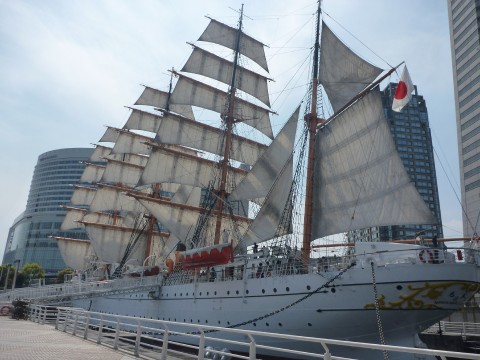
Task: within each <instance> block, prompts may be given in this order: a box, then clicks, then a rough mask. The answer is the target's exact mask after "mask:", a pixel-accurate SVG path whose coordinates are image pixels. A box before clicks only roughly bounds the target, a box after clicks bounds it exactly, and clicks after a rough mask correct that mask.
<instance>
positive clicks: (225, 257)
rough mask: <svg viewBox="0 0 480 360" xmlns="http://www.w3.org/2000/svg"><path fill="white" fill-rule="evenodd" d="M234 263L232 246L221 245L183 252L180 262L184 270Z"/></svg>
mask: <svg viewBox="0 0 480 360" xmlns="http://www.w3.org/2000/svg"><path fill="white" fill-rule="evenodd" d="M229 261H233V247H232V244H219V245H213V246H207V247H204V248H199V249H192V250H187V251H183V252H182V253H181V254H180V262H181V263H182V266H183V268H184V269H194V268H197V267H204V266H215V265H222V264H227V263H228V262H229Z"/></svg>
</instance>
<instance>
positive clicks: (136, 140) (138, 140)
mask: <svg viewBox="0 0 480 360" xmlns="http://www.w3.org/2000/svg"><path fill="white" fill-rule="evenodd" d="M116 131H117V132H118V138H117V141H116V142H115V145H114V146H113V148H112V153H113V154H142V155H150V148H149V147H148V146H147V145H146V144H145V143H146V142H150V141H152V140H153V138H151V137H148V136H143V135H139V134H135V133H133V132H130V131H126V130H121V129H116Z"/></svg>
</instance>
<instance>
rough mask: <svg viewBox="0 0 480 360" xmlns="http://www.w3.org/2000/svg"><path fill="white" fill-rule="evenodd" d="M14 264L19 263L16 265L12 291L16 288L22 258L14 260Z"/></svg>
mask: <svg viewBox="0 0 480 360" xmlns="http://www.w3.org/2000/svg"><path fill="white" fill-rule="evenodd" d="M13 263H14V264H17V263H18V264H17V266H15V275H13V284H12V291H13V290H15V283H16V282H17V274H18V268H19V267H20V259H17V260H15V261H14V262H13Z"/></svg>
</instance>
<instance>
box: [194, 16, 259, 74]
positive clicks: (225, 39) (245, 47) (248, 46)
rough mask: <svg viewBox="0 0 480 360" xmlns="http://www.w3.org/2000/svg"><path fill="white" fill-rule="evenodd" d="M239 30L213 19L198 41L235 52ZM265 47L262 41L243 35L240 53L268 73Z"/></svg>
mask: <svg viewBox="0 0 480 360" xmlns="http://www.w3.org/2000/svg"><path fill="white" fill-rule="evenodd" d="M237 34H238V30H237V29H234V28H231V27H230V26H227V25H225V24H222V23H221V22H218V21H216V20H214V19H211V21H210V24H208V26H207V28H206V29H205V31H204V32H203V34H202V35H201V36H200V38H199V39H198V40H199V41H208V42H212V43H215V44H219V45H222V46H225V47H228V48H229V49H232V50H235V48H236V46H235V45H236V42H237ZM264 47H265V45H264V44H262V43H261V42H260V41H258V40H255V39H254V38H252V37H250V36H248V35H246V34H244V33H242V34H241V37H240V53H241V54H242V55H245V56H246V57H248V58H250V59H252V60H253V61H255V62H256V63H257V64H258V65H260V66H261V67H262V68H263V69H265V71H267V72H268V66H267V59H266V58H265V48H264Z"/></svg>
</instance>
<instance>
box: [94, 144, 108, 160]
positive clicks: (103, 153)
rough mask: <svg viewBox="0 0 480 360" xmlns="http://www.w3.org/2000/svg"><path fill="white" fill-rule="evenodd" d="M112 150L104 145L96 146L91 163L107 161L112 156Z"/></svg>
mask: <svg viewBox="0 0 480 360" xmlns="http://www.w3.org/2000/svg"><path fill="white" fill-rule="evenodd" d="M111 152H112V148H110V147H108V146H103V145H95V150H93V153H92V155H90V158H89V161H90V162H100V161H105V158H106V157H107V156H108V155H110V153H111Z"/></svg>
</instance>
